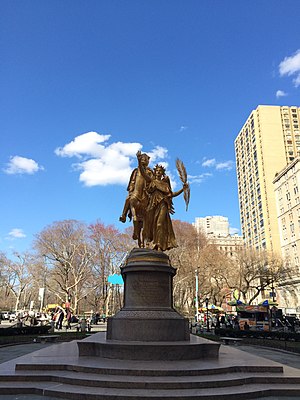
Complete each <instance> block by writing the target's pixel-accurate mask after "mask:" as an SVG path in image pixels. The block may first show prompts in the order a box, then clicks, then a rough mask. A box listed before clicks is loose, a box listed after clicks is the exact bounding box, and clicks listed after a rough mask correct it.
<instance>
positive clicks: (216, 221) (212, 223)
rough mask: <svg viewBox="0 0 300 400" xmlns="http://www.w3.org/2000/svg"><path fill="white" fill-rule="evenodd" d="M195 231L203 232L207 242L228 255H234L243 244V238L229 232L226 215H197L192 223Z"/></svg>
mask: <svg viewBox="0 0 300 400" xmlns="http://www.w3.org/2000/svg"><path fill="white" fill-rule="evenodd" d="M193 225H194V227H195V228H196V230H197V232H203V233H204V234H205V235H206V236H207V238H208V240H209V243H211V244H214V245H215V246H216V247H217V248H218V249H219V250H221V251H223V252H224V253H225V254H226V255H227V256H228V257H234V256H235V254H236V253H237V251H238V250H239V249H241V248H242V247H243V245H244V242H243V238H242V237H241V236H238V235H233V236H231V235H230V234H229V222H228V218H227V217H222V216H219V215H216V216H213V217H210V216H209V217H199V218H196V219H195V222H194V223H193Z"/></svg>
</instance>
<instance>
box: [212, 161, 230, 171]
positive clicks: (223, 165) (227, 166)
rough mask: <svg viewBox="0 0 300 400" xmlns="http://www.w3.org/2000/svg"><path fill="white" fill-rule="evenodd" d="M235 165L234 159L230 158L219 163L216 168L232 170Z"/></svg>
mask: <svg viewBox="0 0 300 400" xmlns="http://www.w3.org/2000/svg"><path fill="white" fill-rule="evenodd" d="M233 166H234V162H233V161H232V160H228V161H224V162H219V163H217V164H216V169H217V170H226V171H230V170H232V168H233Z"/></svg>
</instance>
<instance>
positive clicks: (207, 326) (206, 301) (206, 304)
mask: <svg viewBox="0 0 300 400" xmlns="http://www.w3.org/2000/svg"><path fill="white" fill-rule="evenodd" d="M205 306H206V330H207V332H209V320H208V297H206V299H205Z"/></svg>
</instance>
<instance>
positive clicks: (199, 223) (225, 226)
mask: <svg viewBox="0 0 300 400" xmlns="http://www.w3.org/2000/svg"><path fill="white" fill-rule="evenodd" d="M193 225H194V227H195V228H196V230H197V232H199V231H200V230H201V231H202V232H203V233H205V234H206V235H207V236H209V235H212V236H228V235H229V222H228V218H227V217H222V216H219V215H216V216H213V217H210V216H209V217H199V218H196V219H195V222H194V224H193Z"/></svg>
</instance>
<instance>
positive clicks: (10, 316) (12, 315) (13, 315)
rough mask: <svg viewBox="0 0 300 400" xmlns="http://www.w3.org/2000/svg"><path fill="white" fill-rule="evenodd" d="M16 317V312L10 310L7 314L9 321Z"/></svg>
mask: <svg viewBox="0 0 300 400" xmlns="http://www.w3.org/2000/svg"><path fill="white" fill-rule="evenodd" d="M16 318H17V315H16V313H15V312H11V313H10V314H9V318H8V319H9V322H14V320H15V319H16Z"/></svg>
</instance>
